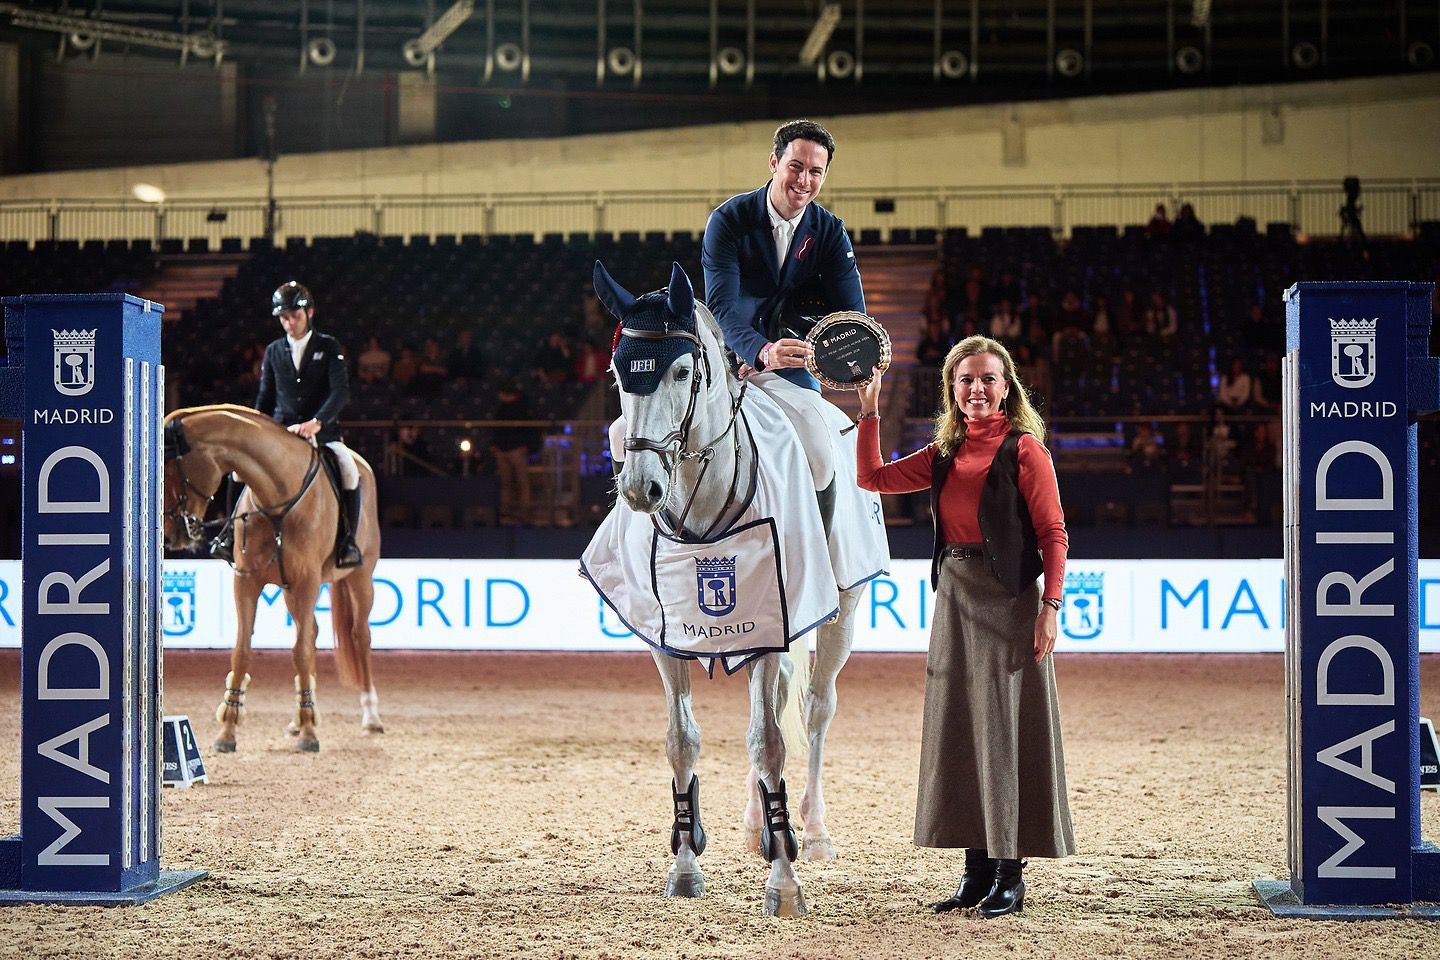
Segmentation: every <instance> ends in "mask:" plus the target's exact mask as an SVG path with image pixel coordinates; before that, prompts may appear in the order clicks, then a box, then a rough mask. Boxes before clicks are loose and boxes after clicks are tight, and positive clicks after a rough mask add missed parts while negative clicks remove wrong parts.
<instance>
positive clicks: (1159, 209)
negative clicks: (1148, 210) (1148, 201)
mask: <svg viewBox="0 0 1440 960" xmlns="http://www.w3.org/2000/svg"><path fill="white" fill-rule="evenodd" d="M1145 236H1147V237H1149V238H1150V239H1151V240H1164V239H1166V238H1167V237H1169V236H1170V217H1169V216H1168V215H1167V214H1166V213H1165V204H1163V203H1157V204H1155V212H1154V213H1152V214H1151V215H1150V222H1149V223H1147V224H1145Z"/></svg>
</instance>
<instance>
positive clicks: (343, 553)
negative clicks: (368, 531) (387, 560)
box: [335, 487, 364, 567]
mask: <svg viewBox="0 0 1440 960" xmlns="http://www.w3.org/2000/svg"><path fill="white" fill-rule="evenodd" d="M341 493H342V494H343V498H342V499H343V502H344V506H345V537H344V539H343V540H341V542H340V549H339V550H337V551H335V566H337V567H358V566H360V563H361V561H362V560H363V559H364V557H362V556H361V554H360V548H359V547H358V546H356V545H355V535H356V534H357V533H358V532H359V530H360V488H359V487H356V488H355V489H354V490H342V491H341Z"/></svg>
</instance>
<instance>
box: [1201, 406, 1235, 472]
mask: <svg viewBox="0 0 1440 960" xmlns="http://www.w3.org/2000/svg"><path fill="white" fill-rule="evenodd" d="M1235 446H1236V440H1235V437H1234V435H1233V433H1232V432H1231V430H1230V418H1229V416H1228V415H1227V414H1226V411H1225V408H1224V407H1222V406H1220V405H1218V404H1217V405H1215V406H1214V407H1211V408H1210V429H1209V430H1208V431H1207V433H1206V435H1205V456H1204V469H1205V475H1206V477H1207V479H1212V480H1215V481H1218V480H1219V478H1220V476H1221V475H1222V474H1224V473H1225V472H1226V471H1227V470H1229V469H1230V467H1231V455H1232V454H1233V453H1234V452H1235Z"/></svg>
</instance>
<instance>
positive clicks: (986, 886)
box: [930, 847, 995, 913]
mask: <svg viewBox="0 0 1440 960" xmlns="http://www.w3.org/2000/svg"><path fill="white" fill-rule="evenodd" d="M994 884H995V861H994V860H991V859H990V858H989V857H988V856H987V855H986V852H985V848H984V847H970V848H969V849H968V850H966V851H965V873H964V874H963V875H962V876H961V877H960V886H958V887H956V888H955V895H954V896H953V897H951V898H950V899H949V900H941V901H940V902H939V903H932V904H930V909H931V910H934V911H935V912H936V913H946V912H948V911H950V910H968V909H970V908H971V907H973V906H975V905H976V904H977V903H979V902H980V901H981V900H983V899H985V895H986V894H987V893H989V892H990V888H991V887H992V886H994Z"/></svg>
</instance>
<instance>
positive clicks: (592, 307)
mask: <svg viewBox="0 0 1440 960" xmlns="http://www.w3.org/2000/svg"><path fill="white" fill-rule="evenodd" d="M580 312H581V316H582V317H583V318H584V324H583V328H584V334H585V336H586V338H587V339H593V340H595V341H596V342H597V343H598V342H599V341H600V340H601V339H609V338H608V336H607V335H608V334H609V332H610V330H611V329H613V325H612V324H611V323H610V322H609V321H608V320H606V319H605V308H604V307H603V306H601V304H600V298H599V297H597V296H595V290H594V288H593V287H591V286H590V285H589V284H588V283H587V284H586V285H585V290H584V292H583V293H582V294H581V295H580Z"/></svg>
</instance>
